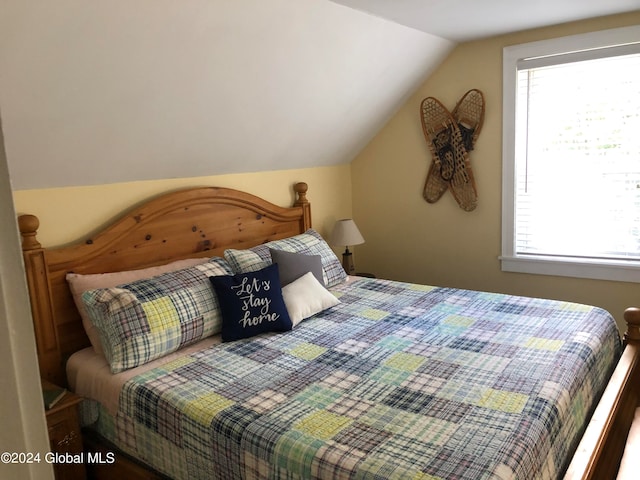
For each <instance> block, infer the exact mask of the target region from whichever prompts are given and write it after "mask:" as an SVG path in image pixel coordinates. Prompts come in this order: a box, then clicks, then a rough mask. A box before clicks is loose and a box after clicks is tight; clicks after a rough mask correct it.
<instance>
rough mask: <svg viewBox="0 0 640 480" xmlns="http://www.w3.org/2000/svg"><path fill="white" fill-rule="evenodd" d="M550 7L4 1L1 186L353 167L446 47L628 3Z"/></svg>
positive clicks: (0, 23) (580, 0)
mask: <svg viewBox="0 0 640 480" xmlns="http://www.w3.org/2000/svg"><path fill="white" fill-rule="evenodd" d="M637 2H638V0H631V3H637ZM480 3H482V5H483V6H485V7H486V6H489V7H491V6H493V7H496V8H497V7H500V11H499V12H498V13H499V14H498V16H497V17H496V16H495V15H493V13H495V10H494V11H492V10H491V9H489V10H482V11H481V12H478V11H477V8H478V7H477V4H480ZM515 3H517V7H514V6H511V5H512V4H515ZM550 3H551V2H549V0H544V1H542V0H538V1H537V2H536V1H533V2H513V1H512V0H490V1H489V0H488V1H484V2H477V1H476V0H447V1H443V0H429V1H427V0H424V1H419V0H366V1H365V0H361V1H359V0H343V1H339V2H334V1H330V0H304V1H300V0H181V1H176V0H133V1H132V0H110V1H108V2H98V1H91V2H88V1H86V0H56V1H55V2H53V1H51V0H29V1H25V0H5V1H4V2H3V7H2V14H1V15H0V114H1V115H2V124H3V130H4V138H5V148H6V151H7V158H8V163H9V171H10V175H11V180H12V185H13V188H14V189H16V190H22V189H31V188H46V187H63V186H72V185H94V184H104V183H116V182H123V181H134V180H148V179H163V178H177V177H192V176H203V175H218V174H225V173H239V172H255V171H266V170H280V169H288V168H305V167H311V166H325V165H334V164H341V163H346V162H349V161H351V159H352V158H353V157H354V156H355V155H356V154H357V153H358V152H359V151H360V149H361V148H362V147H363V146H364V145H366V143H367V142H368V141H369V140H370V139H371V138H372V137H373V136H374V135H375V133H376V132H377V131H378V130H379V129H380V128H381V127H382V126H383V125H384V123H385V122H386V121H387V120H388V119H389V118H390V116H391V115H392V114H393V113H394V112H395V111H396V109H397V108H398V107H399V106H400V105H402V103H403V102H404V101H405V99H406V98H407V97H408V96H409V95H410V94H411V93H412V92H413V91H415V89H416V88H417V87H418V86H419V85H420V84H421V83H422V82H423V81H424V80H425V78H426V77H427V76H428V75H429V74H430V73H431V72H432V71H433V70H434V69H435V68H437V66H438V65H439V64H440V62H441V61H442V60H443V59H444V58H445V57H446V56H447V55H448V53H449V52H450V51H451V49H452V48H453V47H454V46H455V44H456V42H458V41H461V40H467V39H471V38H476V37H480V36H486V35H488V34H495V33H500V32H503V31H506V30H508V29H510V28H515V29H518V28H526V27H527V26H528V25H527V24H523V23H522V21H523V18H524V19H526V18H527V17H531V15H532V14H531V9H530V8H529V6H530V5H536V6H541V5H542V4H544V6H545V7H546V9H545V10H548V11H546V13H547V14H549V13H553V12H554V11H558V12H564V13H562V15H559V16H558V17H554V16H546V17H536V21H537V22H538V23H540V22H543V23H542V24H550V23H558V21H556V20H558V19H559V21H567V20H573V19H578V18H584V17H585V16H597V15H600V14H606V13H615V12H616V11H620V10H616V8H618V9H619V8H623V7H624V8H627V7H625V5H628V4H629V3H630V0H606V1H600V2H598V1H595V0H556V1H553V2H552V5H553V7H552V8H549V7H548V4H550ZM565 3H566V4H567V5H568V6H571V7H572V8H573V10H574V12H573V15H572V16H571V15H569V16H567V14H566V10H565V9H562V8H561V5H563V4H565ZM594 5H599V6H600V10H598V11H596V10H597V9H596V10H593V9H592V8H590V7H593V6H594ZM612 6H613V7H612ZM352 7H353V8H352ZM604 7H606V8H604ZM633 8H638V7H637V5H636V6H634V7H633ZM460 9H462V10H463V11H464V12H466V14H465V15H462V16H460V15H459V11H460ZM627 9H631V8H627ZM580 12H583V13H580ZM512 15H515V17H512ZM510 22H512V23H510ZM533 26H539V25H538V24H536V25H533ZM461 29H462V30H464V31H465V32H466V33H464V34H462V35H461V34H460V31H461Z"/></svg>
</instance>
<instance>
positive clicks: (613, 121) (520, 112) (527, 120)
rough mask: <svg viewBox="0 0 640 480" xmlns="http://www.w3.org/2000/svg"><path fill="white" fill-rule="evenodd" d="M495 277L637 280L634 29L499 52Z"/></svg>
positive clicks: (638, 110) (638, 146) (639, 141)
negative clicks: (501, 273)
mask: <svg viewBox="0 0 640 480" xmlns="http://www.w3.org/2000/svg"><path fill="white" fill-rule="evenodd" d="M503 109H504V123H503V142H504V145H503V164H504V165H503V253H502V256H501V260H502V269H503V270H506V271H519V272H528V273H543V274H552V275H568V276H578V277H587V278H605V279H609V280H624V281H638V282H640V28H638V27H630V28H624V29H617V30H610V31H604V32H596V33H594V34H587V35H580V36H574V37H565V38H563V39H555V40H547V41H542V42H535V43H533V44H525V45H520V46H514V47H507V48H505V59H504V105H503Z"/></svg>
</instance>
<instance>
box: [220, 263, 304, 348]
mask: <svg viewBox="0 0 640 480" xmlns="http://www.w3.org/2000/svg"><path fill="white" fill-rule="evenodd" d="M209 280H210V281H211V284H212V285H213V289H214V290H215V292H216V295H217V296H218V302H219V303H220V310H221V311H222V341H223V342H231V341H233V340H240V339H242V338H248V337H253V336H255V335H258V334H260V333H265V332H286V331H288V330H291V328H292V324H291V318H289V312H287V307H286V305H285V303H284V300H283V298H282V288H281V287H280V275H279V273H278V265H277V264H273V265H269V266H268V267H266V268H263V269H262V270H258V271H256V272H248V273H239V274H237V275H222V276H216V277H209Z"/></svg>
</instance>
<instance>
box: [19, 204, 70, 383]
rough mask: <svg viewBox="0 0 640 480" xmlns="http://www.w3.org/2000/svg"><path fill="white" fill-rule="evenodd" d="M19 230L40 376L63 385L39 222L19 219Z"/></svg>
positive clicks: (31, 216)
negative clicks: (37, 236)
mask: <svg viewBox="0 0 640 480" xmlns="http://www.w3.org/2000/svg"><path fill="white" fill-rule="evenodd" d="M18 226H19V228H20V234H21V236H22V256H23V259H24V268H25V271H26V275H27V286H28V287H29V293H30V295H29V296H30V300H31V315H32V317H33V323H34V330H35V336H36V346H37V349H38V364H39V367H40V376H41V377H42V378H45V379H47V380H49V381H52V382H54V383H56V384H58V385H64V384H65V383H66V382H65V375H64V369H63V367H62V359H61V356H60V348H59V344H58V334H57V331H56V327H55V319H54V314H53V300H52V296H51V288H50V285H51V284H50V283H49V268H48V266H47V261H46V252H45V249H44V248H42V245H40V242H38V240H37V238H36V235H37V231H38V227H39V226H40V221H39V220H38V217H36V216H35V215H20V216H19V217H18Z"/></svg>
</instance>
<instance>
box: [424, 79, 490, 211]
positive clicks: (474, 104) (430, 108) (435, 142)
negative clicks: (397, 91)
mask: <svg viewBox="0 0 640 480" xmlns="http://www.w3.org/2000/svg"><path fill="white" fill-rule="evenodd" d="M420 114H421V115H420V117H421V120H422V131H423V133H424V137H425V139H426V141H427V145H428V146H429V150H430V151H431V155H432V157H433V159H432V163H431V165H430V167H429V173H428V174H427V180H426V182H425V186H424V191H423V196H424V198H425V200H426V201H427V202H429V203H435V202H437V201H438V200H439V199H440V198H441V197H442V195H444V192H446V191H447V189H449V190H451V193H452V194H453V197H454V198H455V199H456V201H457V202H458V205H459V206H460V207H461V208H462V209H463V210H466V211H471V210H474V209H475V208H476V206H477V205H478V194H477V191H476V184H475V180H474V178H473V170H472V169H471V161H470V159H469V151H471V150H473V148H474V146H475V142H476V140H477V138H478V135H479V134H480V130H481V128H482V123H483V121H484V97H483V95H482V92H481V91H480V90H477V89H473V90H469V91H468V92H467V93H465V94H464V95H463V96H462V98H461V99H460V101H458V103H457V104H456V106H455V108H454V109H453V112H451V113H450V112H449V111H448V110H447V108H446V107H445V106H444V105H442V103H440V102H439V101H438V100H437V99H435V98H433V97H427V98H425V99H424V100H423V101H422V104H421V105H420Z"/></svg>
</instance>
